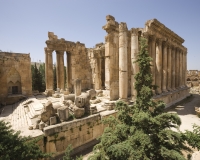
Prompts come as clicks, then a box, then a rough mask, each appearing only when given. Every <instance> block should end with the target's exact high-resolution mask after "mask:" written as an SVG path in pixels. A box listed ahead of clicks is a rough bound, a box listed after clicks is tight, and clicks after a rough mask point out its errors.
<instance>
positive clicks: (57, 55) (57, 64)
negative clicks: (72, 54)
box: [56, 51, 61, 88]
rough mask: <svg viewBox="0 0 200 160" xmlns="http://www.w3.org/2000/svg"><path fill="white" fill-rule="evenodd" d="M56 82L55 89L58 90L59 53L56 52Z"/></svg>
mask: <svg viewBox="0 0 200 160" xmlns="http://www.w3.org/2000/svg"><path fill="white" fill-rule="evenodd" d="M56 80H57V88H60V87H61V85H60V54H59V51H56Z"/></svg>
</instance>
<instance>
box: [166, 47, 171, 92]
mask: <svg viewBox="0 0 200 160" xmlns="http://www.w3.org/2000/svg"><path fill="white" fill-rule="evenodd" d="M167 78H168V79H167V90H169V91H170V90H171V88H172V80H171V79H172V53H171V46H170V45H168V52H167Z"/></svg>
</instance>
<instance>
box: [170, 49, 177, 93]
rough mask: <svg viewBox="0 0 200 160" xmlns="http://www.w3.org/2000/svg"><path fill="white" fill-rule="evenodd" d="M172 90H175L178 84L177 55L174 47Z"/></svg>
mask: <svg viewBox="0 0 200 160" xmlns="http://www.w3.org/2000/svg"><path fill="white" fill-rule="evenodd" d="M171 63H172V89H173V90H175V84H176V53H175V48H174V46H173V47H172V61H171Z"/></svg>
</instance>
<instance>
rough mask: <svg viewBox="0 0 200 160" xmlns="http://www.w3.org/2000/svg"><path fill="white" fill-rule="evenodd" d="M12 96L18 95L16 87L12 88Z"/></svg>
mask: <svg viewBox="0 0 200 160" xmlns="http://www.w3.org/2000/svg"><path fill="white" fill-rule="evenodd" d="M12 94H18V86H12Z"/></svg>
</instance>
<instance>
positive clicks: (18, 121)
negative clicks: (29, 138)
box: [0, 97, 43, 130]
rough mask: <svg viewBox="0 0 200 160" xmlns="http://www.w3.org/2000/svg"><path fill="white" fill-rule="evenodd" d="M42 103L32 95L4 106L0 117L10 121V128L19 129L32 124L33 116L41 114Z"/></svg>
mask: <svg viewBox="0 0 200 160" xmlns="http://www.w3.org/2000/svg"><path fill="white" fill-rule="evenodd" d="M42 109H43V105H42V103H41V102H40V101H39V100H37V99H36V98H34V97H30V98H28V99H26V100H23V101H21V102H18V103H15V104H13V105H7V106H5V107H4V109H3V111H2V113H1V115H0V119H3V120H5V121H7V122H10V124H11V126H12V129H14V130H21V129H22V128H29V127H30V126H33V123H32V121H34V118H35V117H37V116H38V115H40V114H41V111H42Z"/></svg>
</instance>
